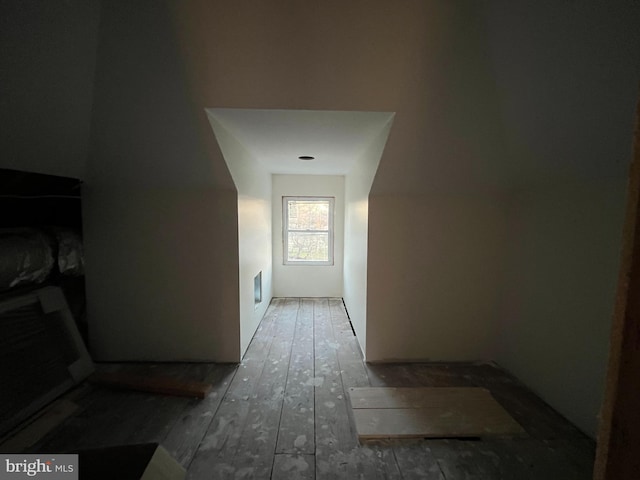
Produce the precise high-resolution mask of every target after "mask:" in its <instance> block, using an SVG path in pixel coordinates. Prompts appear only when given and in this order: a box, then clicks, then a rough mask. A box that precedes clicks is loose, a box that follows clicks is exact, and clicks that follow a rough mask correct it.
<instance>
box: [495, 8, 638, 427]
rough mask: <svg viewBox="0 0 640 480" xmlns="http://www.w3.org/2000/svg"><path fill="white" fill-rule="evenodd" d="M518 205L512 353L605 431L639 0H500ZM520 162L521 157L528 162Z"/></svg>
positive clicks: (570, 411)
mask: <svg viewBox="0 0 640 480" xmlns="http://www.w3.org/2000/svg"><path fill="white" fill-rule="evenodd" d="M487 7H488V8H487V12H486V13H487V17H486V19H487V26H488V33H489V35H488V40H489V45H490V59H491V61H492V63H493V66H494V67H493V70H494V72H495V74H494V75H495V81H496V85H497V86H498V92H499V95H498V99H497V104H498V105H499V106H500V110H501V117H502V121H503V125H504V133H505V146H506V147H507V155H506V158H509V160H510V161H511V162H512V163H513V165H514V167H517V172H518V173H519V176H518V178H517V181H514V182H512V188H515V191H514V193H513V194H512V195H510V196H509V197H508V198H507V200H506V201H507V203H508V205H509V215H508V219H509V224H508V230H509V242H508V247H509V248H508V250H507V251H506V253H507V255H506V256H505V259H507V257H508V260H507V262H508V263H507V264H506V271H507V277H506V279H505V283H504V290H503V292H504V293H503V295H502V300H503V302H504V303H503V306H502V308H503V310H501V312H500V319H501V329H500V333H501V342H500V344H501V345H500V350H499V353H498V356H497V357H496V358H497V359H498V360H499V362H500V363H501V364H502V365H503V366H504V367H505V368H507V369H509V370H511V371H513V373H515V374H516V375H517V376H518V377H519V378H520V379H521V380H522V381H523V382H524V383H525V384H527V385H529V386H530V387H532V388H533V389H534V391H536V392H537V393H538V394H539V395H540V396H541V397H542V398H543V399H544V400H546V401H547V402H549V404H550V405H552V406H553V407H554V408H556V409H557V410H558V411H560V413H562V414H563V415H565V416H566V417H567V418H569V419H570V420H572V421H573V422H575V423H576V424H577V425H578V426H579V427H580V428H581V429H582V430H584V431H585V432H586V433H588V434H591V435H594V434H595V432H596V428H597V414H598V411H599V405H600V401H601V399H602V392H603V386H604V383H603V379H604V372H605V369H606V364H607V348H608V342H609V329H610V324H611V317H612V313H613V301H614V297H613V295H614V291H615V286H616V281H617V276H616V271H617V268H618V261H619V242H620V238H621V236H620V235H621V226H622V218H623V214H624V195H625V182H626V176H627V169H628V165H629V161H630V158H631V142H632V132H633V120H634V111H635V105H636V102H637V100H638V82H639V80H640V62H638V58H640V57H639V53H640V29H638V25H639V24H640V5H639V4H638V3H637V2H627V1H620V2H612V3H608V4H606V5H605V4H600V3H597V2H553V1H540V2H535V3H533V4H526V5H525V4H524V3H521V2H487ZM514 171H516V170H514Z"/></svg>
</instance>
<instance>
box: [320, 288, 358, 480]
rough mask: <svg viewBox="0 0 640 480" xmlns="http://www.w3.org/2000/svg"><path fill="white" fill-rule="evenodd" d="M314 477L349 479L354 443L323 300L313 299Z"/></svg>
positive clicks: (329, 322) (326, 301)
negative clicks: (315, 381)
mask: <svg viewBox="0 0 640 480" xmlns="http://www.w3.org/2000/svg"><path fill="white" fill-rule="evenodd" d="M313 320H314V345H315V372H316V378H318V380H319V381H318V382H317V384H316V386H315V392H314V395H315V425H316V432H315V433H316V438H315V440H316V478H318V479H322V478H352V477H349V472H348V468H347V467H348V465H349V463H353V462H354V461H355V458H354V455H353V454H352V452H353V451H354V450H355V449H356V448H357V446H358V441H357V437H356V435H355V431H354V429H353V427H352V422H351V421H350V418H349V409H348V406H347V396H346V395H345V391H344V387H343V385H342V378H341V375H340V365H339V363H338V357H337V353H336V350H337V348H338V345H337V344H336V342H335V338H334V336H333V330H332V327H331V317H330V313H329V304H328V300H327V299H315V300H314V313H313Z"/></svg>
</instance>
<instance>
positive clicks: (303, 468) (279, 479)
mask: <svg viewBox="0 0 640 480" xmlns="http://www.w3.org/2000/svg"><path fill="white" fill-rule="evenodd" d="M315 478H316V467H315V456H314V455H299V454H277V455H276V456H275V459H274V462H273V471H272V473H271V479H272V480H314V479H315Z"/></svg>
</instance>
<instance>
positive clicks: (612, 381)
mask: <svg viewBox="0 0 640 480" xmlns="http://www.w3.org/2000/svg"><path fill="white" fill-rule="evenodd" d="M639 206H640V102H639V103H638V107H637V110H636V124H635V132H634V147H633V157H632V161H631V168H630V173H629V184H628V191H627V212H626V219H625V225H624V232H623V239H622V256H621V260H620V272H619V276H618V290H617V294H616V304H615V310H614V316H613V321H612V329H611V343H610V349H609V367H608V373H607V383H606V390H605V398H604V402H603V405H602V410H601V413H600V429H599V432H598V448H597V452H596V461H595V466H594V477H593V478H594V480H621V479H625V478H637V475H638V472H640V455H639V453H640V452H639V451H638V450H639V448H640V409H639V408H638V400H639V399H640V231H639V228H640V222H638V213H639V212H640V210H639Z"/></svg>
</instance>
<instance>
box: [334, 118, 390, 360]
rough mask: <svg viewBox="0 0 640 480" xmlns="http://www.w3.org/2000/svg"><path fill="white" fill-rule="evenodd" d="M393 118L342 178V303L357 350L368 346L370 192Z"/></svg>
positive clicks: (364, 350)
mask: <svg viewBox="0 0 640 480" xmlns="http://www.w3.org/2000/svg"><path fill="white" fill-rule="evenodd" d="M392 122H393V117H390V118H389V121H388V123H387V124H386V125H385V126H384V127H383V128H382V130H381V131H380V133H379V134H378V136H377V137H376V138H375V139H374V140H373V141H372V142H371V144H370V145H369V146H368V147H367V149H366V150H365V151H364V152H363V153H362V155H361V156H360V158H358V159H357V161H356V162H355V164H354V166H353V168H352V169H351V170H350V171H349V173H348V175H346V176H345V183H344V191H345V222H344V296H343V298H344V303H345V305H346V307H347V311H348V312H349V319H350V320H351V324H352V325H353V329H354V330H355V332H356V338H357V339H358V342H359V343H360V349H361V350H362V352H363V353H365V352H366V344H367V261H368V255H367V252H368V233H369V191H370V190H371V184H372V182H373V178H374V176H375V174H376V170H377V169H378V163H379V162H380V156H381V155H382V151H383V150H384V145H385V143H386V141H387V137H388V136H389V129H390V128H391V124H392Z"/></svg>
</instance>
